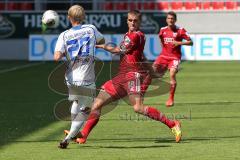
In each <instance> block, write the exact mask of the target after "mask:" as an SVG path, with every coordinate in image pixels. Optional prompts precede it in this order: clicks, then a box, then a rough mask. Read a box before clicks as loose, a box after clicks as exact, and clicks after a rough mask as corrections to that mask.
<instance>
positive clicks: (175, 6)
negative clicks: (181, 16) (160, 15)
mask: <svg viewBox="0 0 240 160" xmlns="http://www.w3.org/2000/svg"><path fill="white" fill-rule="evenodd" d="M170 4H171V9H172V10H183V2H181V1H179V2H170Z"/></svg>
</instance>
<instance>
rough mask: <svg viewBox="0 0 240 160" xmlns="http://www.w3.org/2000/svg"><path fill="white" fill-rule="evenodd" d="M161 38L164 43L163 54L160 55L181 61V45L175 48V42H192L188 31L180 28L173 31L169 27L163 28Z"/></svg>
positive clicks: (160, 33)
mask: <svg viewBox="0 0 240 160" xmlns="http://www.w3.org/2000/svg"><path fill="white" fill-rule="evenodd" d="M159 38H160V40H161V42H162V52H161V54H160V55H161V56H164V57H169V58H174V59H181V54H182V53H181V45H179V46H177V47H175V46H174V44H173V41H182V40H183V39H185V40H188V41H189V40H191V38H190V36H189V35H188V33H187V31H186V30H185V29H184V28H181V27H178V26H176V29H175V30H173V31H172V30H171V29H170V28H168V26H166V27H162V28H161V29H160V32H159Z"/></svg>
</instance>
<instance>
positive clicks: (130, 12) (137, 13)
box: [128, 9, 142, 21]
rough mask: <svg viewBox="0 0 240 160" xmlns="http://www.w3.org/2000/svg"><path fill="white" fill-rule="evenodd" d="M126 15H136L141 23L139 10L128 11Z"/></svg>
mask: <svg viewBox="0 0 240 160" xmlns="http://www.w3.org/2000/svg"><path fill="white" fill-rule="evenodd" d="M128 14H134V15H136V16H138V18H139V19H140V21H141V19H142V14H141V12H140V11H139V10H136V9H135V10H130V11H129V12H128Z"/></svg>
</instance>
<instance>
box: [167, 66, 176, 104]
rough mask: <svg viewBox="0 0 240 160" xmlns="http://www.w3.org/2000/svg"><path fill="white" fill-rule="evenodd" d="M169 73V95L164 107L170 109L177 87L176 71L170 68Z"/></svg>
mask: <svg viewBox="0 0 240 160" xmlns="http://www.w3.org/2000/svg"><path fill="white" fill-rule="evenodd" d="M169 72H170V94H169V98H168V100H167V102H166V106H167V107H172V106H173V105H174V94H175V90H176V87H177V80H176V74H177V69H175V68H171V69H170V70H169Z"/></svg>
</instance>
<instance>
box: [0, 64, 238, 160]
mask: <svg viewBox="0 0 240 160" xmlns="http://www.w3.org/2000/svg"><path fill="white" fill-rule="evenodd" d="M36 63H37V64H36V65H32V64H35V63H30V65H29V62H21V61H20V62H17V61H15V62H14V61H1V62H0V84H1V85H0V117H1V118H0V159H1V160H13V159H18V160H26V159H27V160H30V159H32V160H52V159H57V160H66V159H71V160H80V159H81V160H90V159H102V160H116V159H117V160H119V159H123V160H126V159H134V160H135V159H145V160H146V159H149V160H153V159H156V160H210V159H211V160H237V159H240V152H239V148H240V127H239V124H240V106H239V105H240V74H239V71H240V63H239V62H236V61H235V62H184V63H182V65H181V67H182V69H181V71H180V72H179V74H178V78H177V79H178V87H177V91H176V99H175V106H174V107H173V108H166V107H165V106H164V103H165V101H166V99H167V96H168V94H164V95H160V96H155V97H148V98H146V99H145V104H149V105H153V106H156V107H157V108H158V109H160V110H161V111H163V112H165V113H166V114H167V115H168V116H172V117H173V115H175V117H180V118H181V122H182V131H183V140H182V142H181V143H179V144H176V143H175V142H174V137H173V135H172V134H171V132H170V130H169V129H168V128H167V127H166V126H164V125H163V124H161V123H158V122H155V121H150V120H147V119H144V118H143V117H141V116H140V117H138V116H137V115H136V114H135V113H134V112H133V109H132V108H131V106H128V105H127V104H125V103H124V102H123V101H120V102H119V104H118V106H117V107H116V108H115V109H114V110H113V111H112V112H109V113H108V114H105V115H104V116H103V117H102V118H101V120H100V122H99V123H98V125H97V127H96V128H95V129H94V130H93V132H92V134H91V135H90V136H89V139H88V141H87V143H86V144H84V145H79V144H74V143H71V144H70V145H69V148H68V149H66V150H60V149H58V148H57V145H58V143H59V141H60V140H61V139H62V138H63V137H64V135H63V130H64V129H69V126H70V123H69V122H68V121H59V120H57V119H56V117H55V116H54V113H53V109H54V105H55V104H56V102H58V101H59V100H61V99H63V98H66V96H63V95H59V94H56V93H54V92H53V91H51V90H50V89H49V88H48V75H49V74H50V73H51V71H52V70H53V69H54V68H55V67H56V66H57V64H54V63H50V62H45V63H39V62H36ZM38 63H39V64H38ZM25 65H27V66H26V67H21V66H25ZM31 65H32V66H31ZM19 67H20V68H19ZM105 67H106V68H105V69H104V71H103V73H102V74H103V75H104V74H108V73H107V72H108V71H107V65H105ZM103 75H100V78H99V84H100V83H102V82H103V81H104V80H105V79H104V78H106V76H103ZM103 77H104V78H103ZM167 80H168V79H167V78H166V81H167Z"/></svg>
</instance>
